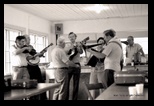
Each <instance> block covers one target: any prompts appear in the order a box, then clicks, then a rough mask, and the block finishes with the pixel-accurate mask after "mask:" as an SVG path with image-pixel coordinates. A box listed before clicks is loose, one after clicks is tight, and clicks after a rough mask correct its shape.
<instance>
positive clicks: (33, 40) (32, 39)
mask: <svg viewBox="0 0 154 106" xmlns="http://www.w3.org/2000/svg"><path fill="white" fill-rule="evenodd" d="M34 43H35V38H34V36H33V35H30V44H34Z"/></svg>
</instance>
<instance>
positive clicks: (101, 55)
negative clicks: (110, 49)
mask: <svg viewBox="0 0 154 106" xmlns="http://www.w3.org/2000/svg"><path fill="white" fill-rule="evenodd" d="M87 51H88V52H90V53H92V54H93V55H95V56H96V57H97V58H105V57H106V55H105V54H104V53H99V52H96V51H93V50H91V49H87Z"/></svg>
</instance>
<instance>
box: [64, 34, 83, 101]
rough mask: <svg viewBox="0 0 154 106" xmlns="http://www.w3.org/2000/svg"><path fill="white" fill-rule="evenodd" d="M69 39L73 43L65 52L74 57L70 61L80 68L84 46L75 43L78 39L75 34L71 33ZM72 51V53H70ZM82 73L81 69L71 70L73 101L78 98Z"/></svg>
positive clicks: (69, 78) (69, 76) (69, 77)
mask: <svg viewBox="0 0 154 106" xmlns="http://www.w3.org/2000/svg"><path fill="white" fill-rule="evenodd" d="M68 38H69V40H70V41H71V43H70V45H69V46H67V47H65V51H66V53H67V54H68V55H69V56H72V55H73V56H72V58H69V59H70V60H71V61H72V62H74V63H75V64H78V65H79V66H80V54H82V53H83V50H82V46H81V44H80V43H77V42H75V40H76V38H77V35H76V34H75V33H73V32H70V33H69V35H68ZM70 51H71V52H72V53H70ZM73 51H74V53H73ZM74 54H75V55H74ZM80 72H81V67H79V68H71V69H69V75H68V80H69V83H70V80H71V78H72V77H73V92H72V93H73V94H72V100H77V97H78V89H79V79H80Z"/></svg>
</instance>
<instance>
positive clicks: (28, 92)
mask: <svg viewBox="0 0 154 106" xmlns="http://www.w3.org/2000/svg"><path fill="white" fill-rule="evenodd" d="M59 85H60V84H54V83H38V86H37V87H36V88H31V89H12V90H11V91H9V92H5V93H4V100H22V99H23V98H27V97H31V96H34V95H38V94H41V93H43V92H46V91H49V94H50V90H53V89H55V88H57V87H59ZM51 98H52V97H51V95H49V100H51Z"/></svg>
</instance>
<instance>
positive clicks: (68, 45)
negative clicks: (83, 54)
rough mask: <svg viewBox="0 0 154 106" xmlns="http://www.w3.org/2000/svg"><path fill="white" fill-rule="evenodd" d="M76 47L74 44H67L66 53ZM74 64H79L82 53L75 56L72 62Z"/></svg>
mask: <svg viewBox="0 0 154 106" xmlns="http://www.w3.org/2000/svg"><path fill="white" fill-rule="evenodd" d="M76 44H77V43H75V45H76ZM73 47H74V44H72V43H69V44H67V45H66V47H65V52H66V53H67V52H68V51H69V50H70V49H72V48H73ZM67 56H68V57H69V55H67ZM72 61H73V62H74V63H79V62H80V53H77V54H76V55H75V56H74V58H73V60H72Z"/></svg>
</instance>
